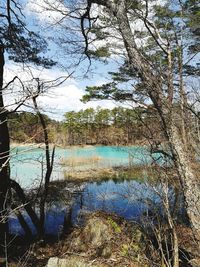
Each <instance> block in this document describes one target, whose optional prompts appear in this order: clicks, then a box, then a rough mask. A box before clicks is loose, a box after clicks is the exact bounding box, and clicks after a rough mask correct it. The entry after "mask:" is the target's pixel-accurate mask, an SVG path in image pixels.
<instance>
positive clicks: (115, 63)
mask: <svg viewBox="0 0 200 267" xmlns="http://www.w3.org/2000/svg"><path fill="white" fill-rule="evenodd" d="M22 2H23V3H24V5H23V8H24V10H23V13H24V15H25V17H26V21H27V22H28V27H29V29H31V30H36V31H39V33H40V34H41V35H42V36H43V37H45V38H46V39H48V42H49V51H48V52H47V55H48V56H50V57H52V58H53V59H55V60H56V61H58V64H57V66H55V67H53V68H52V69H43V68H35V67H34V66H31V65H29V69H28V70H27V68H24V67H23V68H22V66H21V65H20V64H16V63H13V62H11V61H6V62H7V63H6V66H5V82H9V81H10V80H12V79H13V77H14V76H15V75H18V76H19V77H20V79H21V80H22V81H24V82H26V81H27V80H30V79H31V77H32V76H33V77H35V78H36V77H39V78H40V79H42V80H45V81H47V80H52V79H56V78H58V77H61V76H62V77H63V76H67V75H68V74H69V73H70V72H71V71H72V70H74V68H71V69H70V68H69V66H71V65H72V64H73V63H75V62H77V61H78V60H79V55H76V54H73V55H71V54H70V53H69V51H68V46H69V45H67V46H65V45H64V44H65V43H67V42H68V41H70V40H71V38H75V39H76V38H78V39H79V38H80V37H81V38H82V34H81V33H80V32H78V29H80V21H79V22H78V24H77V23H75V22H74V19H68V20H66V19H64V17H65V16H64V15H63V14H64V13H66V12H68V10H67V9H66V8H65V7H64V5H63V4H62V1H60V0H48V2H49V3H50V4H52V5H56V7H57V8H58V9H59V10H60V11H61V13H60V12H59V13H58V12H55V11H54V10H52V8H51V7H49V5H46V4H45V0H44V1H41V0H22ZM158 2H161V1H160V0H158ZM162 2H164V1H162ZM98 12H101V10H100V9H99V8H98V9H97V6H96V7H95V8H94V10H93V15H95V14H96V13H98ZM62 13H63V14H62ZM52 25H54V27H52ZM68 25H70V27H72V28H73V29H74V30H76V33H77V34H76V36H75V37H74V34H73V33H72V32H70V31H69V30H67V29H66V27H68ZM62 27H65V29H66V32H65V31H64V32H65V34H63V29H62ZM137 27H140V25H137ZM53 37H56V38H62V41H63V42H60V43H59V41H58V44H55V42H53V41H52V38H53ZM112 41H113V42H114V39H113V40H112V39H109V42H112ZM62 43H63V45H62ZM96 45H97V46H98V45H102V43H97V44H96ZM122 54H123V51H122ZM119 62H120V63H121V62H122V59H121V58H120V57H119V56H116V55H115V56H113V57H111V59H109V61H108V62H107V64H104V63H102V62H99V61H95V62H93V63H92V67H91V70H90V71H89V72H88V73H87V75H85V74H86V70H87V69H88V64H89V62H88V61H87V60H86V61H84V62H83V63H82V64H80V66H79V67H78V68H77V69H76V71H75V72H74V74H73V76H71V77H70V78H69V79H67V81H66V82H65V83H63V84H62V85H60V86H59V87H57V88H51V89H50V90H49V91H48V92H46V93H45V94H44V95H42V96H40V97H39V99H38V100H39V106H40V108H41V110H42V111H43V112H46V113H47V115H49V116H50V117H51V118H54V119H58V120H62V119H63V118H64V117H63V115H64V113H65V112H67V111H72V110H74V111H79V110H80V109H86V108H89V107H93V108H96V107H97V106H101V107H102V108H110V109H111V108H114V107H115V106H116V105H117V104H116V103H114V102H113V101H90V102H88V103H86V104H84V103H83V102H81V101H80V99H81V98H82V96H83V95H84V93H85V88H86V86H98V85H102V84H103V83H106V82H108V81H110V80H109V79H110V77H109V76H108V74H107V73H108V72H109V71H116V70H117V69H118V67H119ZM30 70H31V75H30ZM85 76H87V77H85ZM18 87H20V85H19V84H18ZM16 91H17V90H16ZM19 91H20V89H19ZM18 99H19V95H17V93H15V92H14V90H13V93H12V95H10V94H7V95H6V96H5V103H6V104H7V105H9V107H13V106H12V103H15V102H16V101H17V100H18ZM23 109H24V107H23ZM25 109H27V108H25Z"/></svg>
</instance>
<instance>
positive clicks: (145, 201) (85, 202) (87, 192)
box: [9, 180, 173, 234]
mask: <svg viewBox="0 0 200 267" xmlns="http://www.w3.org/2000/svg"><path fill="white" fill-rule="evenodd" d="M65 190H66V191H67V190H69V188H68V187H66V188H64V189H62V193H64V192H65ZM62 193H61V194H60V195H65V194H62ZM172 197H173V196H172ZM150 202H151V205H152V206H154V208H155V207H156V206H157V207H158V208H159V207H161V205H160V199H159V197H158V196H157V195H156V194H155V191H154V190H153V189H152V188H151V187H149V185H147V184H145V183H139V182H137V181H123V182H117V183H116V182H114V181H112V180H109V181H104V182H100V183H96V182H93V183H85V184H84V185H82V188H81V190H80V192H78V193H77V194H76V196H75V197H74V199H73V201H72V205H71V206H70V207H71V209H72V218H71V220H72V223H73V224H78V223H80V222H81V221H82V218H83V216H84V215H85V214H86V213H88V212H90V211H94V210H102V211H107V212H114V213H116V214H118V215H120V216H122V217H124V218H126V219H128V220H138V221H139V220H140V218H141V216H143V215H144V213H147V212H148V210H149V208H150V207H151V205H150ZM65 203H67V199H63V198H62V199H61V200H60V201H57V202H54V203H53V204H52V205H51V206H50V207H49V209H48V210H47V217H46V227H45V229H46V233H47V234H59V233H61V232H62V230H63V224H64V219H65V216H66V214H67V212H68V211H69V209H70V208H69V205H66V204H65ZM26 220H27V222H28V223H29V225H31V228H32V231H33V233H35V230H34V226H33V225H32V224H31V222H30V220H29V218H28V217H26ZM9 222H10V229H11V231H12V232H13V233H15V234H23V230H22V228H21V226H20V225H19V223H18V221H17V219H16V217H15V216H12V217H11V218H10V221H9Z"/></svg>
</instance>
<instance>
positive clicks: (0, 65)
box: [0, 45, 10, 243]
mask: <svg viewBox="0 0 200 267" xmlns="http://www.w3.org/2000/svg"><path fill="white" fill-rule="evenodd" d="M4 63H5V61H4V47H3V45H0V243H1V242H2V241H3V240H2V238H3V239H4V237H5V233H7V232H8V223H7V218H6V207H7V203H6V202H7V197H8V191H9V182H10V173H9V151H10V138H9V132H8V125H7V111H6V109H5V106H4V101H3V74H4Z"/></svg>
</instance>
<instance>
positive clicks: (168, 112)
mask: <svg viewBox="0 0 200 267" xmlns="http://www.w3.org/2000/svg"><path fill="white" fill-rule="evenodd" d="M93 2H94V3H97V4H100V5H104V6H106V7H107V8H108V9H109V10H110V12H112V14H113V16H114V17H115V18H116V19H117V22H118V27H119V31H120V33H121V36H122V38H123V42H124V46H125V49H126V51H127V55H128V59H129V64H130V68H133V69H135V68H137V70H138V72H139V73H140V75H141V77H142V79H143V81H144V82H145V84H146V90H147V94H148V95H149V97H150V98H151V100H152V102H153V105H154V107H155V109H156V110H157V112H158V114H159V117H160V121H161V125H162V130H163V132H164V135H165V137H166V139H167V141H168V142H169V146H170V148H171V151H172V154H173V156H174V164H175V166H176V169H177V173H178V175H179V178H180V181H181V184H182V190H183V193H184V198H185V204H186V209H187V214H188V217H189V219H190V222H191V226H192V228H193V231H194V234H195V237H196V240H197V242H198V244H199V247H200V185H199V184H200V183H199V179H198V178H197V177H196V175H195V172H194V170H193V168H192V164H191V162H190V159H189V155H188V152H187V151H186V150H185V148H184V142H183V140H182V137H181V136H180V134H179V132H178V128H177V126H176V124H175V122H171V119H173V114H172V113H173V112H174V111H173V107H172V105H170V103H171V101H172V99H173V93H174V87H173V86H172V87H171V86H168V97H167V99H166V97H165V95H164V94H163V85H162V83H163V81H164V80H165V79H164V77H163V78H162V77H161V75H158V74H155V71H154V69H153V65H152V64H151V62H149V61H148V59H147V58H146V57H145V56H143V54H142V53H141V52H140V50H139V49H138V47H137V44H136V42H135V39H134V36H133V33H132V30H131V27H130V24H129V19H128V16H127V8H126V1H125V0H121V1H117V2H115V1H111V0H98V1H97V0H93ZM165 52H166V53H167V51H165ZM170 85H171V83H170Z"/></svg>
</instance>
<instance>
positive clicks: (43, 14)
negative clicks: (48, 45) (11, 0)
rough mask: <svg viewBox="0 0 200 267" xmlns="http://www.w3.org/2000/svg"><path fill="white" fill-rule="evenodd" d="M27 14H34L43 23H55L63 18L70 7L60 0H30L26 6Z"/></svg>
mask: <svg viewBox="0 0 200 267" xmlns="http://www.w3.org/2000/svg"><path fill="white" fill-rule="evenodd" d="M25 10H26V12H27V14H29V15H32V14H34V15H35V16H36V17H37V18H38V19H39V20H40V22H41V23H43V24H44V23H46V22H48V23H50V24H55V23H57V22H59V21H60V20H62V19H63V18H64V17H65V14H67V12H68V9H67V8H66V7H65V5H64V4H63V3H62V1H60V0H43V1H41V0H34V1H33V0H29V1H28V2H27V4H26V6H25Z"/></svg>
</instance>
